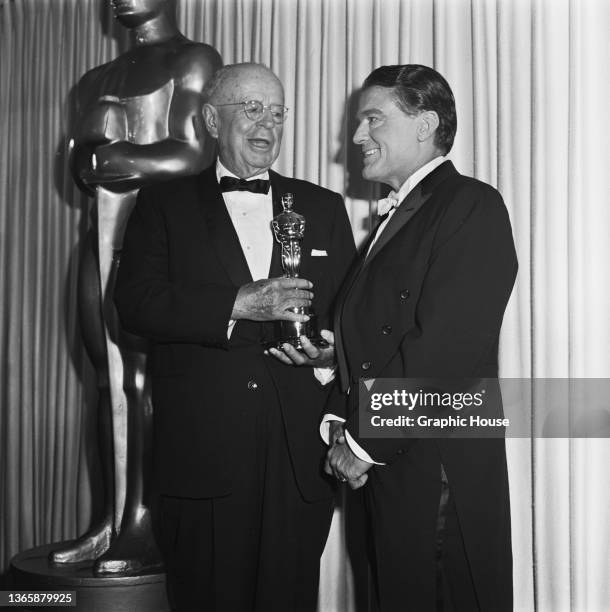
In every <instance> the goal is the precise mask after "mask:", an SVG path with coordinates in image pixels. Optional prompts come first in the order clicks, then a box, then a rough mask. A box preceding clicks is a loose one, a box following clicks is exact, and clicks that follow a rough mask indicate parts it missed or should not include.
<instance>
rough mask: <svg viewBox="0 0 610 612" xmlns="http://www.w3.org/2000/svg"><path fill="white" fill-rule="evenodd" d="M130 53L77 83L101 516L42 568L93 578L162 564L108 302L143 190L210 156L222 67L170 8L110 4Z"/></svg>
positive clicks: (137, 394)
mask: <svg viewBox="0 0 610 612" xmlns="http://www.w3.org/2000/svg"><path fill="white" fill-rule="evenodd" d="M111 4H112V8H113V10H114V14H115V17H116V18H117V19H118V21H119V22H120V23H121V24H122V25H123V26H125V27H127V28H129V30H130V33H131V38H132V48H131V49H130V50H129V51H127V52H125V53H123V54H122V55H120V56H119V57H117V58H116V59H115V60H113V61H111V62H109V63H107V64H104V65H102V66H99V67H97V68H94V69H93V70H91V71H89V72H87V73H86V74H85V75H84V76H83V77H82V79H81V80H80V82H79V85H78V114H77V121H76V124H75V126H74V133H73V138H72V140H71V141H70V148H71V151H70V154H71V163H72V171H73V176H74V179H75V180H76V182H77V183H78V185H79V187H81V188H82V189H83V190H84V191H86V192H87V193H88V194H90V195H92V196H93V197H94V198H95V207H94V210H93V215H92V225H93V227H92V230H91V232H90V236H89V244H88V245H87V249H86V252H85V255H84V259H83V261H82V262H81V270H80V285H79V312H80V317H81V323H82V330H83V335H84V340H85V345H86V348H87V351H88V353H89V355H90V357H91V360H92V362H93V364H94V366H95V369H96V373H97V377H98V390H99V405H98V411H99V423H100V445H101V456H102V471H103V475H104V487H105V505H104V516H103V517H102V519H101V521H100V522H99V523H98V524H96V525H94V526H93V527H92V528H91V529H90V530H89V531H88V532H87V533H86V534H85V535H83V536H82V537H81V538H79V539H78V540H77V541H76V542H74V543H72V544H71V545H68V546H65V547H62V548H59V549H56V550H54V551H53V552H52V553H51V561H52V562H53V563H55V564H71V563H78V562H82V561H84V560H92V559H95V560H96V561H95V565H94V572H95V573H96V574H98V575H108V574H128V573H134V572H138V571H142V570H143V569H145V568H150V567H154V566H158V565H160V556H159V553H158V550H157V547H156V545H155V540H154V538H153V535H152V530H151V516H150V509H149V505H148V493H149V491H148V484H149V483H148V481H149V477H150V474H149V472H150V467H149V464H150V457H149V453H150V446H151V425H152V423H151V419H152V406H151V401H150V392H149V380H148V377H147V375H146V352H147V346H146V342H145V341H144V340H143V339H141V338H136V337H133V336H128V335H127V334H126V333H125V332H123V331H122V330H121V328H120V325H119V322H118V317H117V314H116V312H115V309H114V305H113V303H112V293H113V286H114V278H115V273H116V268H117V265H118V262H119V258H120V251H121V244H122V238H123V233H124V230H125V225H126V222H127V218H128V216H129V214H130V212H131V210H132V208H133V206H134V204H135V200H136V195H137V192H138V189H139V188H140V187H141V186H142V185H146V184H149V183H151V182H154V181H159V180H162V179H166V178H169V177H172V176H177V175H181V174H194V173H196V172H198V171H200V170H201V169H202V168H203V167H205V166H206V165H207V164H208V163H209V162H211V159H212V157H213V150H212V145H211V142H210V141H208V140H207V137H206V135H205V129H204V127H203V123H202V120H201V109H202V96H201V94H202V89H203V86H204V84H205V82H206V81H207V79H208V78H209V77H210V76H211V75H212V74H213V72H214V71H215V70H216V69H218V68H219V67H220V66H221V63H222V62H221V58H220V56H219V55H218V53H217V52H216V51H215V50H214V49H213V48H212V47H210V46H208V45H205V44H201V43H195V42H193V41H191V40H188V39H186V38H185V37H184V36H182V34H181V33H180V32H179V31H178V28H177V26H176V19H175V10H176V7H175V0H112V1H111Z"/></svg>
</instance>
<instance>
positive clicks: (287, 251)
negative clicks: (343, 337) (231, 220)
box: [270, 193, 328, 350]
mask: <svg viewBox="0 0 610 612" xmlns="http://www.w3.org/2000/svg"><path fill="white" fill-rule="evenodd" d="M293 204H294V196H293V195H292V194H291V193H287V194H285V195H283V196H282V208H283V210H282V212H281V213H280V214H279V215H277V216H276V217H274V218H273V221H271V227H272V228H273V233H274V235H275V239H276V240H277V241H278V242H279V243H280V245H281V247H282V268H283V269H284V277H285V278H298V277H299V268H300V267H301V241H302V240H303V235H304V234H305V217H303V215H299V213H297V212H295V211H294V210H292V206H293ZM290 310H291V311H292V312H295V313H299V314H306V315H309V321H307V322H305V323H299V322H298V321H276V322H275V339H274V340H273V341H272V342H271V343H270V346H272V347H276V348H278V349H281V347H282V344H284V343H285V342H288V343H289V344H292V346H294V347H295V348H296V349H298V350H303V347H302V345H301V336H306V337H307V338H308V339H309V340H310V342H311V343H312V344H314V345H315V346H318V347H320V348H326V347H327V346H328V342H326V340H324V338H322V337H321V336H320V335H319V334H318V326H317V317H316V315H315V314H314V312H313V309H311V308H308V307H307V306H301V307H295V308H291V309H290Z"/></svg>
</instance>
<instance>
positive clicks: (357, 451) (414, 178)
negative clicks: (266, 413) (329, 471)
mask: <svg viewBox="0 0 610 612" xmlns="http://www.w3.org/2000/svg"><path fill="white" fill-rule="evenodd" d="M444 161H445V157H443V156H440V157H435V158H434V159H432V160H431V161H429V162H428V163H427V164H424V165H423V166H422V167H421V168H419V169H418V170H416V171H415V172H414V173H413V174H412V175H411V176H410V177H409V178H408V179H407V180H406V181H405V182H404V183H403V184H402V185H401V186H400V189H399V190H398V192H397V193H396V194H395V195H392V197H393V198H394V199H396V200H397V201H398V205H400V204H401V202H402V201H403V200H404V199H405V198H406V197H407V196H408V195H409V193H410V192H411V191H412V190H413V188H414V187H415V186H416V185H417V184H418V183H420V182H421V181H422V180H423V179H424V178H425V177H426V176H428V174H430V173H431V172H432V171H433V170H435V169H436V168H438V167H439V166H440V165H441V164H442V163H443V162H444ZM395 212H396V208H392V209H391V210H390V212H389V213H388V216H387V217H386V218H385V219H384V221H383V223H381V224H380V225H379V227H378V228H377V231H376V232H375V238H373V240H372V241H371V244H370V245H369V249H368V251H367V254H366V255H367V257H368V255H369V253H370V252H371V249H372V248H373V245H374V244H375V243H376V242H377V240H378V239H379V236H381V234H382V232H383V230H384V229H385V228H386V227H387V225H388V223H389V221H390V219H391V218H392V216H393V215H394V213H395ZM348 393H349V390H348ZM330 421H340V422H342V423H343V422H345V419H342V418H341V417H338V416H336V415H334V414H325V415H324V418H323V419H322V423H320V435H321V436H322V439H323V440H324V442H326V444H329V442H330ZM345 441H346V442H347V445H348V446H349V448H350V450H351V451H352V452H353V453H354V455H356V457H358V459H361V460H362V461H366V462H367V463H374V464H375V465H385V464H384V463H380V462H379V461H375V460H374V459H373V458H372V457H371V456H370V455H369V454H368V453H367V452H366V451H365V450H364V449H363V448H362V447H361V446H360V445H359V444H358V443H357V442H356V441H355V440H354V438H353V437H352V436H351V435H350V433H349V431H347V430H345Z"/></svg>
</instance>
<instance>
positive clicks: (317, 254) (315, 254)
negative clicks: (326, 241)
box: [311, 249, 328, 257]
mask: <svg viewBox="0 0 610 612" xmlns="http://www.w3.org/2000/svg"><path fill="white" fill-rule="evenodd" d="M311 256H312V257H327V256H328V253H327V252H326V251H318V249H311Z"/></svg>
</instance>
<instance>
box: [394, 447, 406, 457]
mask: <svg viewBox="0 0 610 612" xmlns="http://www.w3.org/2000/svg"><path fill="white" fill-rule="evenodd" d="M404 453H405V451H404V450H403V449H402V448H399V449H398V450H397V451H396V454H397V455H404Z"/></svg>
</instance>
